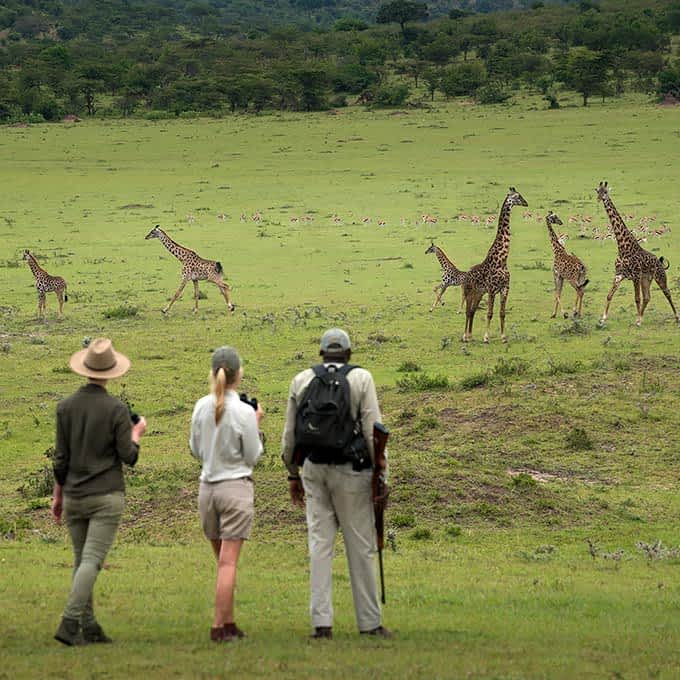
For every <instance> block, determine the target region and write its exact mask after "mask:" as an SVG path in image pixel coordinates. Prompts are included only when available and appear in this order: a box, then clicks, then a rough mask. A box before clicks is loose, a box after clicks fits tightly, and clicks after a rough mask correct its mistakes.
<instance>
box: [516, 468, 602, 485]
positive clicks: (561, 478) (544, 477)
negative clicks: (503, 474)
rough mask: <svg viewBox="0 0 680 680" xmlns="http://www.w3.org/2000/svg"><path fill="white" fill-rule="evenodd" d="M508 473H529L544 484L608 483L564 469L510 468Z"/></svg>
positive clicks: (517, 474) (517, 475)
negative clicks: (574, 482)
mask: <svg viewBox="0 0 680 680" xmlns="http://www.w3.org/2000/svg"><path fill="white" fill-rule="evenodd" d="M507 473H508V475H510V477H519V475H529V477H531V478H532V479H534V480H536V481H537V482H541V483H543V484H547V483H548V482H573V481H576V482H580V483H581V484H606V483H607V482H604V481H603V480H601V479H594V478H588V477H585V476H583V475H580V474H577V473H575V472H572V471H569V470H564V471H553V472H547V471H544V470H534V469H532V468H525V467H522V468H508V470H507Z"/></svg>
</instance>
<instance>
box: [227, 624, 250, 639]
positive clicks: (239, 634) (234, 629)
mask: <svg viewBox="0 0 680 680" xmlns="http://www.w3.org/2000/svg"><path fill="white" fill-rule="evenodd" d="M222 630H223V631H224V639H225V640H234V639H238V640H240V639H241V638H244V637H245V636H246V634H245V633H244V632H243V631H242V630H241V629H240V628H239V627H238V626H237V625H236V624H235V623H225V624H224V625H223V626H222Z"/></svg>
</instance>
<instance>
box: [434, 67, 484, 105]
mask: <svg viewBox="0 0 680 680" xmlns="http://www.w3.org/2000/svg"><path fill="white" fill-rule="evenodd" d="M485 81H486V71H485V69H484V65H483V64H481V63H479V62H477V61H467V62H463V63H462V64H455V65H453V66H449V67H448V68H447V69H445V70H444V73H443V75H442V79H441V84H440V87H441V90H442V92H443V93H444V94H445V95H446V96H447V97H462V96H471V95H473V94H474V93H475V92H476V90H477V88H478V87H479V86H480V85H483V84H484V82H485Z"/></svg>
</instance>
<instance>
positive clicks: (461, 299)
mask: <svg viewBox="0 0 680 680" xmlns="http://www.w3.org/2000/svg"><path fill="white" fill-rule="evenodd" d="M464 308H465V291H464V290H461V296H460V309H459V310H458V313H459V314H462V313H463V309H464Z"/></svg>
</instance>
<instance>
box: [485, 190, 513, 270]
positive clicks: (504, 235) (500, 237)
mask: <svg viewBox="0 0 680 680" xmlns="http://www.w3.org/2000/svg"><path fill="white" fill-rule="evenodd" d="M511 210H512V204H511V203H510V202H509V201H508V199H507V198H506V199H505V201H503V205H502V206H501V212H500V215H499V216H498V229H497V230H496V238H495V239H494V241H493V243H492V244H491V248H489V252H488V254H487V256H486V259H487V260H490V259H492V258H494V257H495V256H496V257H498V256H500V260H501V261H502V262H505V261H506V260H507V259H508V251H509V250H510V211H511Z"/></svg>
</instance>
